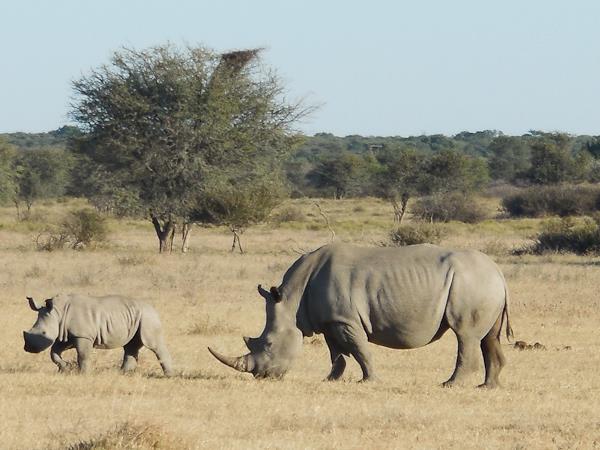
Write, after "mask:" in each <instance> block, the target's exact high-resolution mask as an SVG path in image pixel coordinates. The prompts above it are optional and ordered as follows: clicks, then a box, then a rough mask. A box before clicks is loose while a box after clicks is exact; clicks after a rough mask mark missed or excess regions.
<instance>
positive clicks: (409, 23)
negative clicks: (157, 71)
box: [0, 0, 600, 136]
mask: <svg viewBox="0 0 600 450" xmlns="http://www.w3.org/2000/svg"><path fill="white" fill-rule="evenodd" d="M167 40H169V41H171V42H173V43H175V44H185V43H189V44H203V45H205V46H207V47H210V48H213V49H215V50H219V51H224V50H229V49H238V48H247V47H266V48H267V51H266V52H265V53H264V54H263V56H264V59H265V61H266V63H267V64H269V65H271V66H273V67H275V68H276V69H277V70H278V72H279V73H280V75H281V76H282V77H283V79H284V80H285V82H286V85H287V86H288V88H289V91H290V94H291V96H292V97H302V96H308V98H309V100H310V101H312V102H314V103H320V104H322V107H321V108H320V110H319V111H318V112H316V113H315V114H314V115H313V116H312V117H311V118H310V119H309V120H307V121H306V122H305V123H303V124H301V127H300V128H301V129H302V130H304V131H305V132H307V133H309V134H312V133H315V132H319V131H326V132H332V133H334V134H337V135H348V134H362V135H403V136H404V135H414V134H421V133H427V134H433V133H445V134H454V133H457V132H459V131H463V130H467V131H477V130H482V129H498V130H501V131H503V132H505V133H508V134H521V133H524V132H526V131H527V130H530V129H542V130H547V131H552V130H561V131H566V132H571V133H577V134H584V133H585V134H600V1H594V0H569V1H567V0H565V1H555V0H546V1H541V0H520V1H517V0H503V1H495V2H492V1H486V0H478V1H475V0H473V1H467V0H453V1H450V0H447V1H444V0H424V1H414V0H413V1H391V0H390V1H381V0H371V1H352V0H346V1H338V0H335V1H326V0H321V1H316V0H303V1H299V0H298V1H294V2H292V1H283V0H282V1H276V0H254V1H250V0H248V1H241V0H237V1H227V0H222V1H217V0H213V1H192V0H174V1H141V0H130V1H125V0H121V1H116V0H103V1H97V2H86V1H82V0H78V1H75V0H55V1H43V0H39V1H31V0H18V1H17V0H0V50H1V52H0V54H1V56H2V65H1V66H0V132H13V131H47V130H51V129H55V128H57V127H59V126H61V125H64V124H65V123H68V118H67V111H68V103H69V96H70V95H71V87H70V82H71V80H73V79H75V78H77V77H79V76H80V75H81V74H82V73H86V71H87V70H89V69H90V68H91V67H95V66H97V65H99V64H102V63H104V62H107V60H108V58H109V56H110V54H111V53H112V52H113V51H114V50H115V49H118V48H119V47H120V46H123V45H126V46H133V47H136V48H143V47H147V46H151V45H155V44H160V43H164V42H166V41H167Z"/></svg>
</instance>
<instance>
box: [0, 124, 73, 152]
mask: <svg viewBox="0 0 600 450" xmlns="http://www.w3.org/2000/svg"><path fill="white" fill-rule="evenodd" d="M80 134H81V131H80V130H79V128H77V127H73V126H69V125H66V126H63V127H61V128H58V129H57V130H53V131H49V132H47V133H22V132H18V133H6V134H5V135H4V138H5V139H6V141H7V142H8V143H10V144H12V145H14V146H15V147H16V148H18V149H19V150H37V149H44V148H62V149H65V148H66V147H67V146H68V142H69V140H70V139H71V138H73V137H75V136H78V135H80Z"/></svg>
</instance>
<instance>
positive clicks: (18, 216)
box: [13, 199, 21, 221]
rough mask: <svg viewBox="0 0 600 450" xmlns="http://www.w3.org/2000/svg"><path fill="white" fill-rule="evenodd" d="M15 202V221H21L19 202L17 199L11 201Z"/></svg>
mask: <svg viewBox="0 0 600 450" xmlns="http://www.w3.org/2000/svg"><path fill="white" fill-rule="evenodd" d="M13 201H14V202H15V208H17V220H19V221H20V220H21V209H20V208H19V201H18V200H17V199H15V200H13Z"/></svg>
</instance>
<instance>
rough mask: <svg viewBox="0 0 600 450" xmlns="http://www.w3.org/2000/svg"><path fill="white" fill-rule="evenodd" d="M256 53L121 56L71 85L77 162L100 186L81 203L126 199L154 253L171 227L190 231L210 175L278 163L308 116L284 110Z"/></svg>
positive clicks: (165, 243)
mask: <svg viewBox="0 0 600 450" xmlns="http://www.w3.org/2000/svg"><path fill="white" fill-rule="evenodd" d="M259 53H260V50H259V49H253V50H245V51H236V52H230V53H225V54H217V53H215V52H213V51H211V50H208V49H206V48H202V47H188V48H186V49H184V50H180V49H177V48H174V47H173V46H171V45H164V46H159V47H153V48H149V49H146V50H141V51H138V50H134V49H123V50H121V51H119V52H116V53H115V54H114V55H113V56H112V58H111V60H110V64H108V65H103V66H100V67H98V68H96V69H94V70H92V72H91V73H90V74H88V75H86V76H84V77H82V78H81V79H79V80H77V81H75V82H74V83H73V88H74V91H75V99H74V102H73V105H72V113H71V115H72V117H73V118H74V119H75V120H76V121H77V122H78V123H79V124H80V126H81V128H82V129H83V131H84V133H85V134H84V135H83V136H82V137H80V138H78V141H77V145H76V149H77V152H78V153H79V154H80V155H82V161H84V163H85V164H87V167H88V169H89V171H90V176H95V177H96V178H97V179H105V180H108V182H107V183H102V187H103V189H101V192H97V191H96V192H93V191H94V190H93V189H92V192H91V193H90V194H89V195H90V196H92V197H94V196H95V195H97V194H100V193H101V194H102V195H103V196H104V198H105V199H106V198H107V199H109V200H111V201H115V200H116V199H117V198H118V197H123V195H122V194H123V193H124V192H126V193H127V195H126V199H127V204H128V206H127V209H129V210H130V213H132V214H143V215H145V216H146V217H148V218H149V219H150V220H151V221H152V223H153V225H154V227H155V230H156V234H157V236H158V239H159V250H160V251H161V252H162V251H165V250H167V249H171V248H172V239H173V236H174V234H175V229H176V226H177V224H181V225H183V226H184V227H187V229H188V230H189V224H190V222H191V221H192V216H193V213H194V212H195V211H197V210H198V202H200V201H201V200H202V195H203V193H205V192H206V186H205V183H206V180H207V179H208V175H209V174H210V175H214V174H216V173H219V172H220V171H227V172H235V170H236V168H239V167H243V166H245V165H247V164H248V162H249V161H262V160H265V159H267V160H280V159H281V158H282V157H283V155H284V154H287V153H288V152H289V151H290V150H291V148H292V147H293V145H294V143H295V133H294V131H293V129H292V126H293V124H294V123H295V122H296V121H297V120H298V119H299V118H301V117H302V116H303V115H305V114H307V113H308V112H309V108H307V107H305V106H304V105H303V104H302V102H297V103H290V102H288V101H287V100H286V98H285V96H284V95H283V94H284V90H283V86H282V84H281V82H280V80H279V78H278V77H277V75H276V74H275V73H274V72H273V71H272V70H269V69H268V68H265V67H264V66H263V65H261V64H260V60H259V58H258V56H259ZM117 194H119V195H117ZM185 245H186V243H184V246H185Z"/></svg>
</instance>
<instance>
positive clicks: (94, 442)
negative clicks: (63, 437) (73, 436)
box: [64, 422, 190, 450]
mask: <svg viewBox="0 0 600 450" xmlns="http://www.w3.org/2000/svg"><path fill="white" fill-rule="evenodd" d="M189 444H190V443H189V442H185V441H184V440H183V439H181V438H180V437H179V436H177V435H175V434H173V433H168V432H166V431H165V430H164V429H162V428H161V427H159V426H157V425H153V424H139V423H135V422H133V423H132V422H125V423H121V424H119V425H115V426H114V427H113V428H112V429H110V430H107V431H106V432H104V433H102V434H98V435H96V436H92V437H90V438H88V439H82V440H80V441H78V442H74V443H67V444H66V445H65V446H64V447H65V448H66V449H68V450H103V449H137V450H158V449H184V448H190V446H189Z"/></svg>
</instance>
